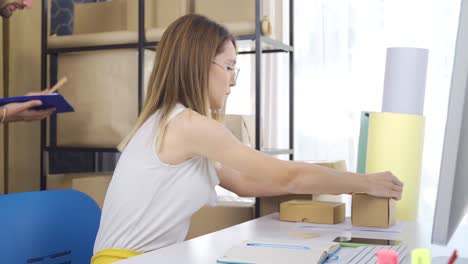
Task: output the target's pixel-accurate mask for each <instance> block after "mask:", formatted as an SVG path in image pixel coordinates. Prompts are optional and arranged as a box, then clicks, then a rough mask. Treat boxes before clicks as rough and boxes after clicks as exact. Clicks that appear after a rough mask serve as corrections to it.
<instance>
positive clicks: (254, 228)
mask: <svg viewBox="0 0 468 264" xmlns="http://www.w3.org/2000/svg"><path fill="white" fill-rule="evenodd" d="M295 225H296V224H295V223H289V222H280V221H279V214H278V213H275V214H271V215H267V216H264V217H261V218H258V219H255V220H251V221H248V222H245V223H243V224H240V225H236V226H233V227H230V228H226V229H224V230H221V231H218V232H214V233H211V234H207V235H204V236H201V237H197V238H194V239H191V240H187V241H184V242H182V243H179V244H175V245H172V246H168V247H165V248H162V249H159V250H155V251H153V252H148V253H145V254H143V255H140V256H137V257H133V258H130V259H127V260H124V261H120V262H118V263H119V264H142V263H191V264H198V263H200V264H206V263H216V259H217V258H218V257H219V256H221V255H222V254H223V253H224V252H226V251H227V250H228V249H229V248H231V247H232V246H235V245H237V244H239V243H240V242H242V241H243V240H258V239H293V238H291V236H289V235H288V233H289V232H291V231H297V229H296V228H295ZM307 232H313V233H319V234H320V237H319V238H310V239H322V240H327V241H332V240H333V239H334V238H335V237H337V236H355V237H366V238H384V239H397V240H403V241H404V242H405V243H406V244H407V245H408V246H409V247H410V248H416V247H426V248H429V249H430V250H431V252H432V256H433V257H436V256H450V255H451V254H452V251H453V249H454V248H456V249H457V250H458V254H459V256H461V257H465V258H466V257H468V227H466V226H462V227H461V228H459V229H458V230H457V232H456V233H455V235H454V236H453V237H452V241H451V243H450V244H449V245H447V246H446V247H442V246H435V245H431V243H430V241H431V232H432V226H431V224H421V223H414V222H413V223H411V222H408V223H405V227H404V229H403V232H402V233H399V234H395V233H393V234H392V233H381V232H362V231H360V232H355V231H353V232H343V231H335V232H333V231H330V230H317V229H313V230H307ZM298 240H301V239H298Z"/></svg>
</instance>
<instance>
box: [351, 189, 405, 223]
mask: <svg viewBox="0 0 468 264" xmlns="http://www.w3.org/2000/svg"><path fill="white" fill-rule="evenodd" d="M395 206H396V201H395V200H393V199H390V198H381V197H374V196H370V195H367V194H363V193H355V194H353V200H352V205H351V222H352V224H353V226H364V227H383V228H387V227H390V226H392V225H394V224H395V222H396V217H395V216H396V211H395V210H396V207H395Z"/></svg>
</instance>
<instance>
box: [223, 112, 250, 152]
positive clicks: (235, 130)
mask: <svg viewBox="0 0 468 264" xmlns="http://www.w3.org/2000/svg"><path fill="white" fill-rule="evenodd" d="M224 125H225V126H226V128H227V129H229V131H231V133H232V134H233V135H234V136H235V137H236V138H237V139H239V141H241V142H242V143H244V144H245V145H248V146H250V147H255V117H254V116H252V115H226V116H225V117H224Z"/></svg>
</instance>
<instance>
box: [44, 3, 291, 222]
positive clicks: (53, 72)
mask: <svg viewBox="0 0 468 264" xmlns="http://www.w3.org/2000/svg"><path fill="white" fill-rule="evenodd" d="M144 17H145V1H144V0H138V42H137V43H126V44H113V45H97V46H85V47H71V48H52V49H49V48H48V46H47V38H48V28H47V25H48V23H47V22H48V7H47V0H42V19H41V21H42V26H41V31H42V35H41V89H42V90H44V89H47V59H48V58H47V55H50V73H49V78H50V83H51V85H53V84H55V83H56V82H57V58H58V55H59V54H60V53H67V52H79V51H95V50H108V49H138V110H139V111H141V109H142V105H143V82H144V78H143V66H144V49H145V48H155V47H156V46H157V45H158V44H159V43H158V42H147V41H146V39H145V23H144V22H145V18H144ZM293 22H294V0H289V45H286V44H284V43H282V42H280V41H277V40H274V39H272V38H269V37H266V36H262V34H261V0H255V35H244V36H240V37H238V38H237V40H238V41H252V42H254V43H255V48H254V50H247V51H241V52H239V54H255V115H256V119H255V149H257V150H259V151H263V152H265V153H269V154H271V155H279V154H288V155H289V159H290V160H293V159H294V151H293V150H294V48H293V46H294V45H293V44H294V26H293V25H294V23H293ZM262 44H265V45H266V46H267V48H264V47H263V46H262ZM281 52H283V53H288V54H289V149H274V150H271V149H265V150H262V149H261V146H260V142H261V141H260V135H261V133H260V130H261V121H262V120H261V114H262V112H261V107H262V100H261V98H262V93H261V87H262V86H261V85H262V82H261V73H262V71H261V69H262V60H261V58H262V56H261V55H262V54H263V53H281ZM47 128H48V126H47V121H42V122H41V151H40V157H41V178H40V187H41V190H45V189H46V188H47V186H46V185H47V181H46V177H47V172H48V156H49V155H48V153H52V152H94V153H95V156H97V154H98V153H101V152H117V149H114V148H85V147H62V146H57V144H56V143H57V134H56V129H57V119H56V116H55V115H53V116H52V117H51V119H50V123H49V133H50V136H49V140H47ZM47 143H49V146H47ZM255 215H256V216H257V217H259V216H260V199H259V198H256V206H255Z"/></svg>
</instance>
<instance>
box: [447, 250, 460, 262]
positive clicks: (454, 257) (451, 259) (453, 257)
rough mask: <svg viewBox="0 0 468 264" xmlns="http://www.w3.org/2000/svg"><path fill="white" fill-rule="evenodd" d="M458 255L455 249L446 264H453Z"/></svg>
mask: <svg viewBox="0 0 468 264" xmlns="http://www.w3.org/2000/svg"><path fill="white" fill-rule="evenodd" d="M457 257H458V255H457V250H456V249H455V250H454V251H453V253H452V256H451V257H450V259H449V261H448V262H447V264H453V263H454V262H455V260H456V259H457Z"/></svg>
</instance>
